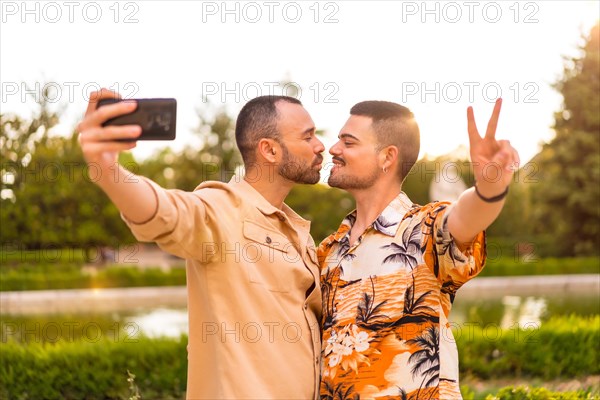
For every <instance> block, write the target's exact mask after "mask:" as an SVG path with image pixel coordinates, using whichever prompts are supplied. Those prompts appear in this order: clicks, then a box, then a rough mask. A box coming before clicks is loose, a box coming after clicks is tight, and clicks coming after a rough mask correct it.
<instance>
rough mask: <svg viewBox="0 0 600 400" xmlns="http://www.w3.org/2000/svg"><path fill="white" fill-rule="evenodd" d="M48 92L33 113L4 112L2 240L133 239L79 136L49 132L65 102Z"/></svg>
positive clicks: (34, 243) (73, 243) (33, 244)
mask: <svg viewBox="0 0 600 400" xmlns="http://www.w3.org/2000/svg"><path fill="white" fill-rule="evenodd" d="M47 98H51V97H49V96H48V95H47V93H44V94H43V95H41V96H40V97H39V101H38V105H37V108H36V111H35V113H34V115H33V116H32V118H31V119H24V118H22V117H19V116H17V115H2V116H1V117H0V120H1V123H0V128H1V130H0V141H1V144H2V146H1V148H2V150H1V151H2V193H3V195H2V199H1V200H0V205H1V207H0V208H1V211H0V217H1V223H0V227H1V229H0V241H1V243H2V244H3V245H5V246H7V247H13V248H14V247H16V248H17V249H40V248H49V247H53V248H62V247H91V246H94V247H95V246H100V245H113V246H115V245H117V244H119V243H123V242H132V241H133V236H132V235H131V234H130V233H129V230H128V229H127V227H126V226H125V224H124V223H123V221H121V218H120V216H119V213H118V210H117V209H116V208H115V207H114V206H113V205H112V203H111V202H110V201H109V199H108V197H107V196H106V195H105V194H104V193H102V191H101V190H100V189H99V188H98V187H97V186H96V185H95V184H94V183H93V181H94V180H95V179H97V178H98V177H97V173H98V170H97V169H95V168H93V166H91V167H88V166H87V164H86V163H85V161H84V159H83V154H82V152H81V149H80V147H79V144H78V142H77V135H76V134H75V133H74V134H72V135H71V136H70V137H61V136H56V135H50V134H49V131H50V130H51V128H52V127H53V126H54V125H56V124H57V122H58V121H59V119H60V116H61V113H62V109H63V107H61V106H59V107H58V108H57V109H56V110H50V108H49V104H48V103H47V101H46V99H47Z"/></svg>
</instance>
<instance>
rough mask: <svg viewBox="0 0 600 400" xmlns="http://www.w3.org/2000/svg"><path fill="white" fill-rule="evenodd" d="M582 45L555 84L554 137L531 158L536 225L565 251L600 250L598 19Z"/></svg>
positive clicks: (588, 253)
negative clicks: (558, 100)
mask: <svg viewBox="0 0 600 400" xmlns="http://www.w3.org/2000/svg"><path fill="white" fill-rule="evenodd" d="M581 50H582V53H583V55H582V56H581V57H579V58H571V59H568V60H567V63H566V66H565V69H564V76H563V78H562V79H561V80H560V81H559V82H558V83H557V84H556V85H555V87H556V89H558V90H559V91H560V92H561V93H562V95H563V97H564V103H563V107H562V110H561V111H559V112H557V113H556V114H555V124H554V129H555V131H556V137H555V138H554V139H553V140H552V141H551V142H550V143H548V144H546V145H545V146H544V147H543V149H542V151H541V152H540V153H539V154H538V155H537V156H536V157H535V158H534V162H535V163H536V164H537V165H538V167H539V171H540V173H539V177H540V179H539V183H538V184H537V185H535V188H534V192H533V196H532V197H533V198H534V199H536V203H537V204H536V210H535V213H534V217H535V220H534V221H535V224H534V226H535V227H536V229H537V232H552V233H553V235H554V237H555V245H556V246H557V250H558V254H559V255H563V256H564V255H590V254H596V255H597V254H600V246H599V244H600V224H599V222H598V221H600V113H599V112H598V110H599V109H600V24H597V25H596V26H595V27H594V28H593V29H592V31H591V33H590V35H589V37H588V38H587V39H586V42H585V44H584V45H583V47H582V48H581Z"/></svg>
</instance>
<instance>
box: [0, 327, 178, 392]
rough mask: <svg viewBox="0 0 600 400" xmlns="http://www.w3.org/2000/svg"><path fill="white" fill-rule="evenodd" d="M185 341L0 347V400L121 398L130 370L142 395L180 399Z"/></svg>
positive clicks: (127, 388) (102, 342)
mask: <svg viewBox="0 0 600 400" xmlns="http://www.w3.org/2000/svg"><path fill="white" fill-rule="evenodd" d="M186 344H187V340H185V339H184V338H182V339H181V340H170V339H152V340H150V339H147V338H139V339H135V341H134V342H114V341H109V340H102V341H98V342H96V343H91V342H86V341H80V342H76V343H57V344H55V345H44V344H40V343H29V344H28V345H26V346H22V345H20V344H18V343H15V342H9V343H6V344H2V345H0V349H1V352H2V357H0V381H2V382H3V384H2V386H0V398H3V399H90V400H91V399H123V398H128V396H129V394H130V390H129V383H128V382H127V378H128V374H127V371H130V372H131V373H132V374H134V375H136V379H135V384H136V385H137V386H138V387H139V389H140V394H141V396H142V398H144V399H181V398H183V397H184V395H185V386H186V376H187V352H186Z"/></svg>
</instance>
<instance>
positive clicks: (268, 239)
mask: <svg viewBox="0 0 600 400" xmlns="http://www.w3.org/2000/svg"><path fill="white" fill-rule="evenodd" d="M265 242H267V244H271V242H272V240H271V238H270V237H269V236H267V238H266V239H265Z"/></svg>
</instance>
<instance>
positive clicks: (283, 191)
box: [244, 165, 294, 209]
mask: <svg viewBox="0 0 600 400" xmlns="http://www.w3.org/2000/svg"><path fill="white" fill-rule="evenodd" d="M244 180H245V181H246V182H248V184H249V185H250V186H252V187H253V188H254V189H256V191H257V192H258V193H260V194H261V195H262V196H263V197H264V198H265V199H266V200H267V201H268V202H269V203H271V204H272V205H273V206H275V207H277V208H279V209H281V208H282V207H283V202H284V201H285V198H286V197H287V195H288V194H289V193H290V190H292V187H294V182H291V181H289V180H287V179H284V178H282V177H281V175H279V174H278V173H277V171H276V169H275V167H273V166H272V165H266V166H265V168H262V170H261V169H260V168H251V169H249V170H247V171H246V174H245V175H244Z"/></svg>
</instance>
